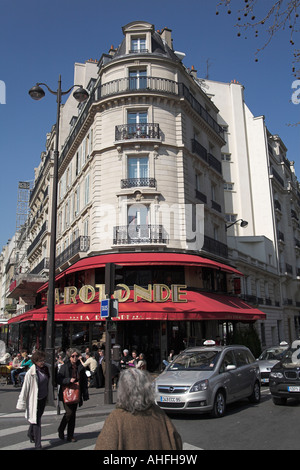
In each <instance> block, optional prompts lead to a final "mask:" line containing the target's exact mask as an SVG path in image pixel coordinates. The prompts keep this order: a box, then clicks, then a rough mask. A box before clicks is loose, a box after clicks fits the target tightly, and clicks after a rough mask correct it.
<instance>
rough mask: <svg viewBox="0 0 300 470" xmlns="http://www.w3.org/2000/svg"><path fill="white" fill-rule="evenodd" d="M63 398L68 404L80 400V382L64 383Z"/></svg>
mask: <svg viewBox="0 0 300 470" xmlns="http://www.w3.org/2000/svg"><path fill="white" fill-rule="evenodd" d="M63 400H64V403H67V404H68V405H74V404H76V403H79V401H80V387H79V383H78V382H74V383H70V384H69V385H64V387H63Z"/></svg>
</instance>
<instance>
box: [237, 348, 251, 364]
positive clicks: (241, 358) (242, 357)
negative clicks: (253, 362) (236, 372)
mask: <svg viewBox="0 0 300 470" xmlns="http://www.w3.org/2000/svg"><path fill="white" fill-rule="evenodd" d="M235 357H236V365H237V367H242V366H245V365H247V364H249V359H248V357H247V354H246V351H243V350H242V349H238V350H237V351H235Z"/></svg>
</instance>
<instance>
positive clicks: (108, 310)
mask: <svg viewBox="0 0 300 470" xmlns="http://www.w3.org/2000/svg"><path fill="white" fill-rule="evenodd" d="M100 314H101V317H102V318H110V317H117V316H118V315H119V302H118V300H117V299H111V300H110V299H103V300H101V310H100Z"/></svg>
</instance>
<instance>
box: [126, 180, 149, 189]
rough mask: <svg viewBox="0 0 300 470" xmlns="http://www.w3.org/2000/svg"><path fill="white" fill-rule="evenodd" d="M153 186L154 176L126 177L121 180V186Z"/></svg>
mask: <svg viewBox="0 0 300 470" xmlns="http://www.w3.org/2000/svg"><path fill="white" fill-rule="evenodd" d="M139 187H146V188H155V187H156V179H155V178H126V179H122V180H121V188H122V189H126V188H139Z"/></svg>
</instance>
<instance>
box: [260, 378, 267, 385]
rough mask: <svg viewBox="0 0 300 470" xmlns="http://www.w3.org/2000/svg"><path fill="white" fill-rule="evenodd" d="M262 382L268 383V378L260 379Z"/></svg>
mask: <svg viewBox="0 0 300 470" xmlns="http://www.w3.org/2000/svg"><path fill="white" fill-rule="evenodd" d="M261 381H262V383H264V384H266V383H269V379H261Z"/></svg>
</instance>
